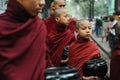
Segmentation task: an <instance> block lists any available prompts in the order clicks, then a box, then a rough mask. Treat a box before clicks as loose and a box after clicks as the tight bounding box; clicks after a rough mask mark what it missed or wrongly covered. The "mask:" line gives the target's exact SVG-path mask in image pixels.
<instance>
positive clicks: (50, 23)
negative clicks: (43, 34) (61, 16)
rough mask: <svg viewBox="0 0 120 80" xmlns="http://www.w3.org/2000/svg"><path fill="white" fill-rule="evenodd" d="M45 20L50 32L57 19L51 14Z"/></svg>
mask: <svg viewBox="0 0 120 80" xmlns="http://www.w3.org/2000/svg"><path fill="white" fill-rule="evenodd" d="M44 22H45V25H46V27H47V32H48V33H49V32H50V31H51V29H52V27H53V26H55V25H56V21H55V18H54V16H50V17H48V18H46V19H45V20H44Z"/></svg>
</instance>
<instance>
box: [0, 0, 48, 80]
mask: <svg viewBox="0 0 120 80" xmlns="http://www.w3.org/2000/svg"><path fill="white" fill-rule="evenodd" d="M31 4H32V5H31ZM44 4H45V1H44V0H9V1H8V6H7V10H6V11H5V13H3V14H1V15H0V80H44V70H45V67H46V59H45V56H46V49H47V47H46V44H45V42H46V35H47V32H46V27H45V25H44V22H43V21H42V20H41V19H40V18H39V17H38V16H37V15H38V13H39V12H41V11H42V7H43V5H44Z"/></svg>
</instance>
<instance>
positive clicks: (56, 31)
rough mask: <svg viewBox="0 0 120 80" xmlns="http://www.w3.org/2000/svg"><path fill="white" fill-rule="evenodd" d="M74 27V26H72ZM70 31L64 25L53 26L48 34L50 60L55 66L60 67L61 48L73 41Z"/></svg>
mask: <svg viewBox="0 0 120 80" xmlns="http://www.w3.org/2000/svg"><path fill="white" fill-rule="evenodd" d="M73 27H74V26H73ZM74 39H75V37H74V34H73V33H72V31H71V30H70V29H69V28H67V27H65V26H64V25H57V24H56V25H55V26H53V28H52V29H51V31H50V32H49V34H48V40H47V42H48V46H49V49H50V50H49V54H50V57H51V60H52V62H53V64H54V65H55V66H60V61H61V58H62V53H63V48H64V47H65V46H67V45H69V44H70V43H71V42H72V41H74Z"/></svg>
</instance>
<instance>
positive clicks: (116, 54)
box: [110, 40, 120, 80]
mask: <svg viewBox="0 0 120 80" xmlns="http://www.w3.org/2000/svg"><path fill="white" fill-rule="evenodd" d="M110 80H120V40H119V42H118V44H117V46H116V47H115V49H114V50H113V52H112V55H111V65H110Z"/></svg>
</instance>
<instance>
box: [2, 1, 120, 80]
mask: <svg viewBox="0 0 120 80" xmlns="http://www.w3.org/2000/svg"><path fill="white" fill-rule="evenodd" d="M44 5H45V0H9V1H8V5H7V9H6V11H5V12H4V13H2V14H0V80H44V71H45V69H46V68H49V67H53V66H55V67H60V66H66V65H69V66H71V67H75V68H77V70H78V72H79V74H80V76H81V78H82V79H83V80H98V77H96V76H90V77H85V76H84V75H83V71H82V66H83V64H84V63H85V62H87V61H89V60H90V59H94V58H100V57H101V56H100V51H99V49H98V47H97V45H96V44H95V43H94V42H93V41H92V40H91V34H92V28H91V25H90V23H89V21H88V20H86V19H81V20H76V19H74V18H70V17H69V14H68V11H67V10H66V8H65V6H66V3H65V1H64V0H54V1H53V3H52V4H51V8H50V12H51V16H50V17H49V18H46V19H44V20H42V19H41V18H40V17H38V13H39V12H42V8H43V6H44ZM67 46H69V47H67ZM66 47H67V48H68V57H67V58H65V59H63V57H64V56H63V54H64V53H63V52H64V49H65V48H66ZM118 48H119V47H118ZM118 48H117V49H118ZM113 62H114V61H113ZM118 71H119V70H118ZM118 75H119V74H118ZM111 80H119V79H115V78H114V79H111Z"/></svg>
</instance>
